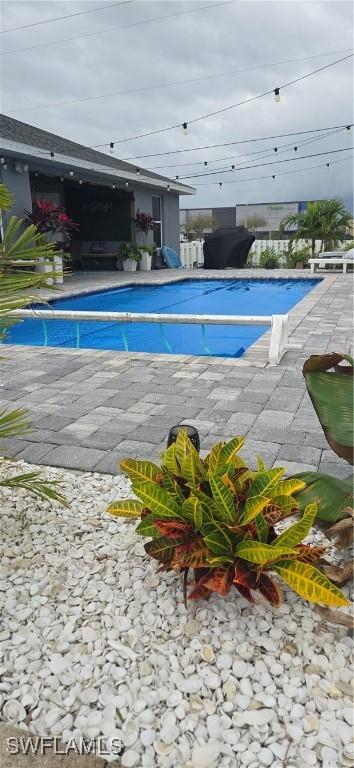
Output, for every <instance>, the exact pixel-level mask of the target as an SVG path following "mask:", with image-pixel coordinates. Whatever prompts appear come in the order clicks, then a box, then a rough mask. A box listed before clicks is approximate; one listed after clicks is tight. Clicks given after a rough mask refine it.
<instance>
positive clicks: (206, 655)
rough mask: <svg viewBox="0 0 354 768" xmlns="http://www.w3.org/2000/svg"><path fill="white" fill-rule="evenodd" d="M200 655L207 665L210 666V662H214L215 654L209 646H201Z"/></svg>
mask: <svg viewBox="0 0 354 768" xmlns="http://www.w3.org/2000/svg"><path fill="white" fill-rule="evenodd" d="M200 655H201V657H202V659H203V661H207V662H209V664H212V662H213V661H215V653H214V651H213V648H212V646H211V645H203V647H202V649H201V651H200Z"/></svg>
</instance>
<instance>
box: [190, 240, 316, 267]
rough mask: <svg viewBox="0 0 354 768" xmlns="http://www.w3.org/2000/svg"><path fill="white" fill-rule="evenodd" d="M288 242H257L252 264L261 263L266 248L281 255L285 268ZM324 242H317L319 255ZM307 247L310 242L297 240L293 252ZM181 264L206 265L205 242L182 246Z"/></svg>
mask: <svg viewBox="0 0 354 768" xmlns="http://www.w3.org/2000/svg"><path fill="white" fill-rule="evenodd" d="M288 242H289V241H288V240H255V241H254V243H253V245H252V247H251V250H250V256H252V262H253V264H254V265H255V266H257V265H258V263H259V258H260V255H261V253H262V251H264V249H265V248H274V250H275V251H276V253H277V254H279V255H280V265H281V266H285V259H284V258H283V256H282V254H283V253H284V250H286V248H287V246H288ZM321 245H322V240H316V247H315V252H316V253H319V251H320V250H321ZM305 246H311V242H310V240H297V241H296V242H294V243H293V252H294V253H296V252H297V251H299V250H300V249H301V248H304V247H305ZM180 253H181V262H182V266H183V267H184V268H185V269H193V267H202V266H203V264H204V254H203V241H202V240H193V241H192V242H190V243H181V244H180Z"/></svg>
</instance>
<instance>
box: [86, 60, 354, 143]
mask: <svg viewBox="0 0 354 768" xmlns="http://www.w3.org/2000/svg"><path fill="white" fill-rule="evenodd" d="M352 57H353V54H352V53H350V54H348V55H347V56H342V58H340V59H337V60H336V61H332V62H330V63H329V64H325V65H324V66H323V67H318V68H317V69H313V70H312V71H311V72H307V73H306V74H305V75H300V76H299V77H296V78H294V79H293V80H289V82H287V83H283V85H280V86H279V89H280V90H283V89H284V88H289V86H291V85H295V84H296V83H300V82H302V81H303V80H306V79H307V78H308V77H312V76H313V75H316V74H318V73H319V72H323V71H324V70H326V69H329V68H330V67H334V66H336V65H337V64H341V63H342V62H343V61H346V60H347V59H351V58H352ZM271 93H274V89H273V88H271V89H268V90H267V91H264V92H263V93H258V94H257V95H256V96H250V97H249V98H248V99H243V101H239V102H237V104H229V105H228V106H227V107H222V108H221V109H215V110H214V111H213V112H207V113H206V114H205V115H199V117H193V118H191V119H190V120H186V121H182V122H181V123H176V124H175V125H169V126H167V127H166V128H158V129H157V130H154V131H147V132H145V133H139V134H137V135H136V136H128V137H127V138H125V139H111V141H110V142H104V143H103V144H94V145H93V146H92V149H98V148H100V147H107V146H109V144H110V143H111V142H112V141H113V143H114V144H123V143H125V142H127V141H135V140H136V139H143V138H145V137H147V136H155V135H156V134H160V133H166V131H172V130H174V129H175V128H181V126H182V125H184V122H185V123H186V125H188V126H190V125H192V124H194V123H198V122H200V121H201V120H206V119H207V118H208V117H215V116H216V115H221V114H223V113H224V112H229V111H230V110H231V109H236V107H241V106H243V105H244V104H250V103H251V102H253V101H256V100H258V99H262V98H263V97H264V96H269V94H271Z"/></svg>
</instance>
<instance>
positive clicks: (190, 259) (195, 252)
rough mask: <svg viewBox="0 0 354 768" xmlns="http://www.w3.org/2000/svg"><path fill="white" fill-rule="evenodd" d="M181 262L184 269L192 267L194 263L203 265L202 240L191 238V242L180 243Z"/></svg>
mask: <svg viewBox="0 0 354 768" xmlns="http://www.w3.org/2000/svg"><path fill="white" fill-rule="evenodd" d="M180 248H181V262H182V266H183V267H186V269H193V267H194V265H195V264H197V265H198V266H199V265H201V266H203V264H204V254H203V241H202V240H193V241H192V242H191V243H181V245H180Z"/></svg>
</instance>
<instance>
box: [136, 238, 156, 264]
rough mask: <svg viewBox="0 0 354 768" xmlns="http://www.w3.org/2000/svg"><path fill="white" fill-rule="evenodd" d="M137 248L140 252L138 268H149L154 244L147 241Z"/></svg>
mask: <svg viewBox="0 0 354 768" xmlns="http://www.w3.org/2000/svg"><path fill="white" fill-rule="evenodd" d="M139 249H140V253H141V262H140V269H141V270H150V269H151V261H152V255H153V253H154V246H153V245H151V244H150V243H149V244H148V245H141V246H139Z"/></svg>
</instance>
